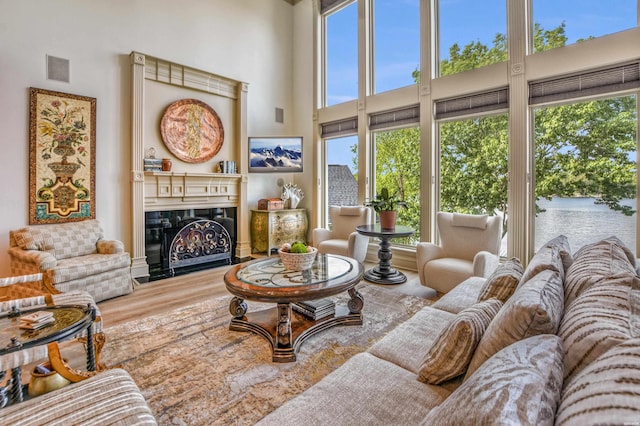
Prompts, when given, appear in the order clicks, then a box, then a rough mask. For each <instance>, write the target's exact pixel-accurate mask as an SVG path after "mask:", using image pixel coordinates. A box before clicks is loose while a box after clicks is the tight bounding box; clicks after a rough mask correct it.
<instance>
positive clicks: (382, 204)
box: [364, 188, 407, 229]
mask: <svg viewBox="0 0 640 426" xmlns="http://www.w3.org/2000/svg"><path fill="white" fill-rule="evenodd" d="M364 205H365V206H367V207H373V210H374V211H375V212H376V213H378V216H379V217H380V226H381V227H382V228H383V229H393V228H395V227H396V220H397V210H398V207H406V206H407V205H406V203H405V202H404V201H402V200H401V199H400V198H399V197H398V196H397V195H396V194H391V193H389V190H388V189H387V188H382V189H381V190H380V192H379V193H378V194H376V197H375V198H374V199H373V200H371V201H367V202H365V203H364Z"/></svg>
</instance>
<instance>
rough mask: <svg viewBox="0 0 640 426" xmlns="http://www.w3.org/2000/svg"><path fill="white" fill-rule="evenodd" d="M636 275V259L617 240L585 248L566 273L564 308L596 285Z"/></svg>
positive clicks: (607, 239)
mask: <svg viewBox="0 0 640 426" xmlns="http://www.w3.org/2000/svg"><path fill="white" fill-rule="evenodd" d="M635 274H636V269H635V257H634V256H633V254H632V253H631V252H630V251H629V249H628V248H627V247H626V246H625V245H624V243H623V242H622V241H620V239H618V238H617V237H609V238H606V239H604V240H600V241H597V242H595V243H592V244H587V245H585V246H582V247H581V248H580V249H579V250H578V251H577V252H576V253H575V254H574V259H573V264H572V265H571V267H570V268H569V270H568V271H567V277H566V279H565V306H568V305H569V304H570V303H571V302H573V300H575V299H576V298H577V297H578V296H580V294H581V293H582V292H584V291H585V290H587V289H588V288H590V287H591V286H593V285H594V284H595V283H598V282H600V281H602V280H605V279H608V278H624V277H633V276H635Z"/></svg>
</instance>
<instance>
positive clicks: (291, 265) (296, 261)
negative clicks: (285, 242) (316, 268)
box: [278, 246, 318, 271]
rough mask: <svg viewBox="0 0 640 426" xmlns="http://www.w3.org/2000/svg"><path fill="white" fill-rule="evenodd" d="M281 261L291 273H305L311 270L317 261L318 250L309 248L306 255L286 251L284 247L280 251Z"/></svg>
mask: <svg viewBox="0 0 640 426" xmlns="http://www.w3.org/2000/svg"><path fill="white" fill-rule="evenodd" d="M278 254H279V255H280V260H281V261H282V264H283V265H284V267H285V268H287V269H288V270H290V271H304V270H305V269H310V268H311V266H312V265H313V261H314V260H316V254H318V249H317V248H315V247H311V246H307V252H306V253H291V252H288V251H285V249H284V248H283V247H280V248H279V249H278Z"/></svg>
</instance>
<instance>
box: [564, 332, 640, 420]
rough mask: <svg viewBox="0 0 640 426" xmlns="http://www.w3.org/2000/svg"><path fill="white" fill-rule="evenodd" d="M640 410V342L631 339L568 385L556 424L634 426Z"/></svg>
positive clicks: (600, 359)
mask: <svg viewBox="0 0 640 426" xmlns="http://www.w3.org/2000/svg"><path fill="white" fill-rule="evenodd" d="M639 411H640V339H630V340H627V341H625V342H623V343H620V344H619V345H616V346H614V347H612V348H611V349H609V350H608V351H607V352H605V353H603V354H602V355H600V356H599V357H598V358H597V359H596V360H595V361H594V362H593V363H591V364H590V365H589V366H588V367H586V368H585V369H584V370H582V371H580V372H579V373H578V374H576V375H575V377H573V378H572V379H571V380H569V381H568V382H565V384H564V386H563V390H562V396H561V399H560V404H559V406H558V411H557V413H556V424H557V425H565V426H566V425H576V426H577V425H586V424H590V425H604V424H608V425H614V424H615V425H632V424H638V419H640V413H639Z"/></svg>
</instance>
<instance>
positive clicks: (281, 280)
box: [224, 253, 363, 303]
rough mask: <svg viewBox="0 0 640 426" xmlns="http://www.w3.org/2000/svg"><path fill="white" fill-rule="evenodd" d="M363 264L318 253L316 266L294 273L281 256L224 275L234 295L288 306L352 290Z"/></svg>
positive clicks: (236, 268) (359, 279)
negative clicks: (281, 259)
mask: <svg viewBox="0 0 640 426" xmlns="http://www.w3.org/2000/svg"><path fill="white" fill-rule="evenodd" d="M362 274H363V268H362V265H361V264H360V262H358V261H357V260H355V259H352V258H350V257H346V256H339V255H334V254H320V253H319V254H318V255H317V256H316V260H315V262H314V263H313V266H312V267H311V268H310V269H307V270H304V271H291V270H288V269H286V268H285V267H284V265H282V262H281V261H280V257H279V256H273V257H265V258H263V259H257V260H253V261H251V262H249V263H244V264H239V265H236V266H235V267H233V268H231V269H230V270H229V271H227V273H226V274H225V275H224V283H225V285H226V287H227V290H228V291H229V292H230V293H231V294H233V295H234V296H237V297H240V298H242V299H247V300H256V301H259V302H272V303H274V302H275V303H277V302H280V303H285V302H301V301H305V300H316V299H322V298H324V297H327V296H333V295H335V294H338V293H342V292H344V291H347V290H349V289H351V288H353V287H354V286H355V285H356V284H358V283H359V282H360V281H361V280H362Z"/></svg>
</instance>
